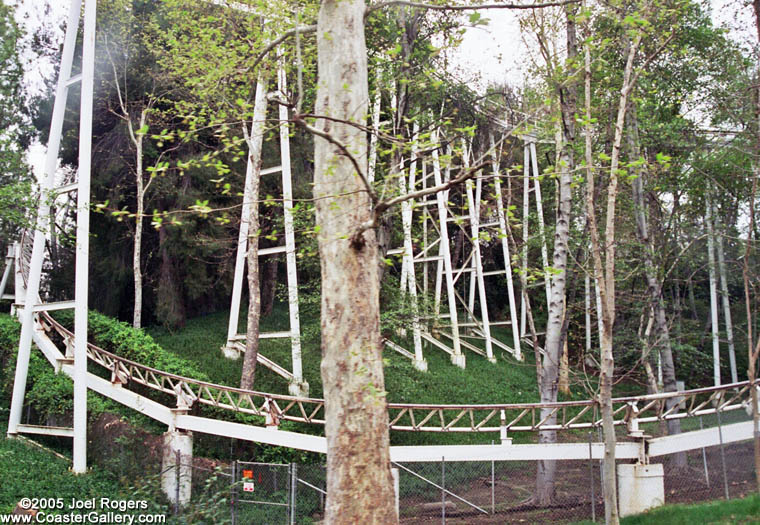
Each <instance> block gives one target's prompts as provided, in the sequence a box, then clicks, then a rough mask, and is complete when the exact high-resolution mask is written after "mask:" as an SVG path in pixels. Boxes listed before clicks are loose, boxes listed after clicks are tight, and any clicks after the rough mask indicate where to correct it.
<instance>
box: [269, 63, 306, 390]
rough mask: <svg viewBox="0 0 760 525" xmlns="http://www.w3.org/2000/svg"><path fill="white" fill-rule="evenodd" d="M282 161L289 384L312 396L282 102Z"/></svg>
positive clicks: (280, 74) (280, 77)
mask: <svg viewBox="0 0 760 525" xmlns="http://www.w3.org/2000/svg"><path fill="white" fill-rule="evenodd" d="M277 88H278V89H279V91H280V93H282V95H283V96H285V94H286V92H287V89H288V88H287V78H286V76H285V68H284V67H280V68H279V69H278V71H277ZM279 117H280V163H281V164H282V173H281V175H282V201H283V204H282V209H283V214H284V224H285V263H286V267H287V272H288V312H289V316H290V348H291V357H292V361H293V382H291V383H290V385H289V386H288V390H289V392H290V393H291V394H292V395H294V396H308V395H309V383H307V382H306V381H304V379H303V364H302V361H301V319H300V314H299V310H298V273H297V271H296V240H295V231H294V228H293V183H292V171H291V167H290V126H289V125H288V119H289V116H288V108H287V106H285V105H283V104H280V108H279Z"/></svg>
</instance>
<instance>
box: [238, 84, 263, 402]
mask: <svg viewBox="0 0 760 525" xmlns="http://www.w3.org/2000/svg"><path fill="white" fill-rule="evenodd" d="M266 91H267V84H266V81H265V80H264V78H263V76H261V75H260V76H259V79H258V82H257V83H256V99H255V101H254V106H253V123H252V124H251V133H250V136H249V135H248V133H247V130H246V128H245V127H244V128H243V130H244V132H245V137H246V141H247V142H248V155H249V156H250V158H249V159H248V168H247V169H250V170H253V173H252V176H251V177H248V182H249V184H250V186H249V187H248V188H247V189H246V192H245V193H246V194H247V195H250V198H251V202H250V211H249V215H248V256H247V263H248V316H247V325H246V339H245V341H246V342H245V355H244V356H243V371H242V373H241V374H240V388H244V389H246V390H251V389H252V388H253V385H254V383H255V381H256V362H257V360H258V356H259V332H260V330H259V326H260V321H261V291H260V290H261V283H260V276H259V230H260V225H259V187H260V184H261V148H262V145H263V142H264V124H265V120H266V115H267V94H266Z"/></svg>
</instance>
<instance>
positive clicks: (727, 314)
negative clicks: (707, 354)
mask: <svg viewBox="0 0 760 525" xmlns="http://www.w3.org/2000/svg"><path fill="white" fill-rule="evenodd" d="M714 211H715V208H714V207H713V216H714V217H715V218H716V219H715V222H716V223H718V224H720V219H718V217H717V216H716V215H715V213H714ZM716 240H717V241H718V274H719V275H720V295H721V299H722V302H723V320H724V321H725V322H726V339H727V342H728V362H729V365H730V368H731V382H732V383H736V382H738V381H739V374H738V373H737V371H736V349H735V347H734V324H733V322H732V321H731V304H730V302H729V298H728V278H727V276H726V254H725V252H724V250H723V234H722V232H718V235H717V239H716Z"/></svg>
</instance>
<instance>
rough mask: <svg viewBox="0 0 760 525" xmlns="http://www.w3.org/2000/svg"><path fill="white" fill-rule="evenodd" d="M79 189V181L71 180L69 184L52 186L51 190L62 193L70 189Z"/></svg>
mask: <svg viewBox="0 0 760 525" xmlns="http://www.w3.org/2000/svg"><path fill="white" fill-rule="evenodd" d="M77 190H79V181H77V182H72V183H71V184H65V185H64V186H58V187H56V188H53V190H52V192H53V193H55V194H56V195H63V194H64V193H71V192H72V191H77Z"/></svg>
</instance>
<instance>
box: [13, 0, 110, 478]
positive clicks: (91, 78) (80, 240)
mask: <svg viewBox="0 0 760 525" xmlns="http://www.w3.org/2000/svg"><path fill="white" fill-rule="evenodd" d="M96 9H97V0H85V5H84V39H83V44H82V85H81V88H82V89H81V95H82V97H81V107H80V115H79V119H80V120H79V180H78V184H79V188H78V191H77V230H76V231H77V241H76V270H75V281H76V282H75V285H74V302H75V307H74V458H73V465H72V471H73V472H74V473H75V474H82V473H84V472H86V471H87V308H88V297H87V292H88V289H89V261H90V167H91V163H92V103H93V102H92V101H93V94H94V93H93V92H94V89H95V22H96V15H97V12H96ZM27 307H28V306H27Z"/></svg>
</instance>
